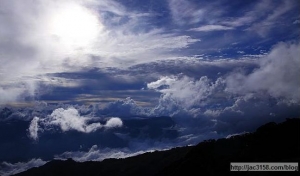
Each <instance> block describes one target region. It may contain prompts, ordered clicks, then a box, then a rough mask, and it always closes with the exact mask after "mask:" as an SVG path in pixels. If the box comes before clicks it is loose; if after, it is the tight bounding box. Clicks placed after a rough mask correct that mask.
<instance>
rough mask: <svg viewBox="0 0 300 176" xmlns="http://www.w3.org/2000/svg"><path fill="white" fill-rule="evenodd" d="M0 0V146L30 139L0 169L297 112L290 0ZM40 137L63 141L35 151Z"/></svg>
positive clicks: (299, 61)
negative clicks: (1, 130)
mask: <svg viewBox="0 0 300 176" xmlns="http://www.w3.org/2000/svg"><path fill="white" fill-rule="evenodd" d="M0 4H1V5H0V80H1V81H0V108H1V120H0V122H1V124H0V125H3V133H4V131H6V130H5V129H8V128H9V129H17V128H12V127H11V126H9V125H12V126H14V125H15V126H17V127H18V129H19V130H16V131H14V130H10V131H9V136H11V138H8V137H7V136H6V135H2V136H0V140H2V141H4V142H5V143H6V144H7V145H5V146H6V148H5V146H4V147H2V148H0V149H1V150H2V151H0V152H3V153H7V152H9V150H10V149H11V148H12V146H15V145H23V144H24V143H26V147H25V148H26V151H27V154H26V155H22V152H23V153H24V152H25V151H22V152H21V153H19V154H18V152H16V154H15V155H14V157H9V156H10V155H7V156H6V155H5V157H2V158H0V161H1V162H4V161H7V162H12V163H15V162H17V161H20V162H22V163H21V164H20V163H19V164H15V165H9V164H7V163H6V164H5V163H2V165H3V167H2V166H1V167H0V170H2V171H1V172H3V173H4V170H5V173H9V172H15V171H14V170H18V169H16V168H23V169H24V168H28V167H29V166H32V165H40V164H43V163H45V161H48V160H50V159H52V158H54V157H58V158H66V157H73V158H75V159H77V160H79V161H86V160H101V159H103V158H106V157H125V156H131V155H134V154H138V153H142V152H145V151H150V150H153V149H166V148H171V147H174V146H181V145H190V144H196V143H198V142H200V141H202V140H204V139H208V138H220V137H226V136H227V135H230V134H238V133H243V132H247V131H253V130H255V128H256V127H258V126H259V125H261V124H263V123H266V122H269V121H277V122H279V121H282V120H284V119H285V118H288V117H299V115H300V111H299V108H300V106H299V103H300V79H299V75H300V68H299V66H300V57H299V55H300V53H299V52H300V44H299V25H300V14H299V7H300V2H299V1H298V0H257V1H255V0H249V1H248V0H245V1H240V0H216V1H207V0H145V1H139V0H64V1H58V0H34V1H26V2H25V1H18V0H0ZM5 107H8V108H9V109H5ZM155 117H158V119H157V118H155ZM160 117H163V118H160ZM140 121H141V122H140ZM6 122H13V123H6ZM146 126H147V127H146ZM145 129H147V130H145ZM158 129H159V130H158ZM137 131H138V132H137ZM155 131H159V132H157V133H155ZM96 135H100V136H101V140H100V141H99V140H98V141H97V139H96V138H95V136H96ZM19 139H24V140H21V141H23V142H24V143H23V144H20V140H19ZM66 139H68V140H66ZM78 140H79V141H81V142H82V143H76V144H74V145H72V141H78ZM47 141H52V142H53V143H57V144H59V145H58V146H56V147H54V146H53V150H51V151H49V152H46V153H45V152H42V151H43V149H45V147H46V146H47V145H46V144H49V143H47ZM101 141H102V142H101ZM111 141H115V144H113V143H114V142H111ZM64 142H65V143H64ZM63 146H66V147H63ZM14 149H15V151H18V150H21V149H18V148H14ZM24 150H25V149H24ZM11 151H12V152H14V150H11ZM101 151H103V152H101ZM25 153H26V152H25ZM3 156H4V155H3ZM38 158H41V159H38ZM28 161H29V162H28ZM4 166H5V167H4ZM1 168H2V169H1Z"/></svg>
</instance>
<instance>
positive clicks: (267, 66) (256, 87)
mask: <svg viewBox="0 0 300 176" xmlns="http://www.w3.org/2000/svg"><path fill="white" fill-rule="evenodd" d="M299 54H300V45H299V43H279V44H277V45H276V46H274V48H273V49H272V50H271V52H270V53H269V54H268V55H266V56H265V57H262V58H261V60H260V63H259V66H260V67H259V68H258V69H256V70H255V71H254V72H252V73H251V74H248V75H247V74H243V73H241V72H238V73H232V74H231V75H229V76H228V77H227V78H226V83H227V89H226V90H227V91H229V92H231V93H238V94H247V93H253V92H256V93H259V92H260V93H263V92H266V93H268V94H269V95H270V96H272V97H275V98H284V99H288V100H290V101H295V102H300V80H299V75H300V66H299V65H300V58H299Z"/></svg>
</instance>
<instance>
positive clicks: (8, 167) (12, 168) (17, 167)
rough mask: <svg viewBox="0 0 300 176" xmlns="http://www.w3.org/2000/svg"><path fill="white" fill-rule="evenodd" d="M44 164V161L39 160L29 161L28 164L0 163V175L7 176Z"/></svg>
mask: <svg viewBox="0 0 300 176" xmlns="http://www.w3.org/2000/svg"><path fill="white" fill-rule="evenodd" d="M44 164H46V161H43V160H41V159H31V160H30V161H28V162H18V163H8V162H2V163H1V165H0V175H2V176H9V175H14V174H17V173H20V172H23V171H26V170H28V169H30V168H33V167H39V166H42V165H44Z"/></svg>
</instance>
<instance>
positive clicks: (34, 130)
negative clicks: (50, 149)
mask: <svg viewBox="0 0 300 176" xmlns="http://www.w3.org/2000/svg"><path fill="white" fill-rule="evenodd" d="M93 119H94V118H92V117H85V116H81V115H80V114H79V112H78V110H77V109H75V108H73V107H69V108H67V109H63V108H58V109H55V110H54V111H53V112H52V113H51V114H50V115H48V116H47V117H46V118H38V117H34V118H33V119H32V121H31V123H30V126H29V129H28V131H29V133H30V137H31V138H32V139H34V140H36V139H38V137H39V136H38V130H39V128H41V131H43V130H49V127H51V126H58V127H60V129H61V130H62V131H63V132H66V131H70V130H76V131H79V132H83V133H91V132H95V131H97V130H98V129H101V128H118V127H122V126H123V122H122V120H121V119H120V118H118V117H112V118H109V119H108V120H107V121H106V123H105V124H104V125H102V124H101V123H100V122H97V123H88V122H89V121H91V120H93Z"/></svg>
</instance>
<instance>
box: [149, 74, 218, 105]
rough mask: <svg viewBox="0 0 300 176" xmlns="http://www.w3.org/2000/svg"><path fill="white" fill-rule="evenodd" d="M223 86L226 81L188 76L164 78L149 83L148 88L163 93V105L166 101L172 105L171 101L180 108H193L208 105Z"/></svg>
mask: <svg viewBox="0 0 300 176" xmlns="http://www.w3.org/2000/svg"><path fill="white" fill-rule="evenodd" d="M223 84H224V80H222V79H221V78H220V79H217V80H216V81H215V82H213V81H212V80H210V79H208V77H207V76H203V77H201V78H200V79H199V80H194V79H192V78H189V77H186V76H183V77H177V76H174V77H162V78H161V79H159V80H157V81H155V82H151V83H148V84H147V87H148V88H149V89H154V90H156V91H159V92H161V93H162V96H161V98H160V100H161V103H162V102H164V101H167V102H168V103H170V101H171V102H173V103H175V104H177V105H178V106H179V107H183V108H191V107H193V106H197V105H198V106H204V105H206V104H207V101H209V100H208V98H209V97H210V96H211V95H212V94H214V96H218V93H219V90H222V86H223ZM219 96H220V95H219Z"/></svg>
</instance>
